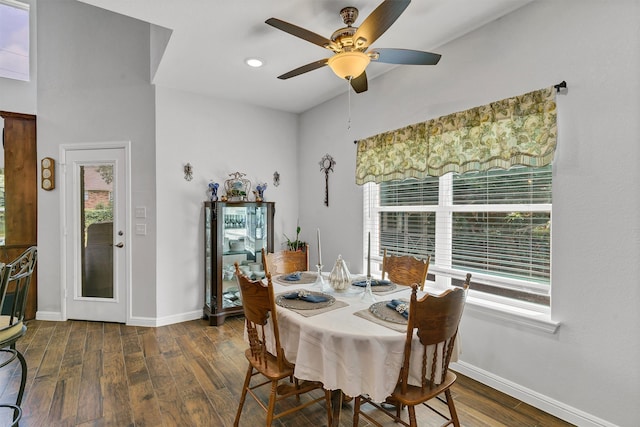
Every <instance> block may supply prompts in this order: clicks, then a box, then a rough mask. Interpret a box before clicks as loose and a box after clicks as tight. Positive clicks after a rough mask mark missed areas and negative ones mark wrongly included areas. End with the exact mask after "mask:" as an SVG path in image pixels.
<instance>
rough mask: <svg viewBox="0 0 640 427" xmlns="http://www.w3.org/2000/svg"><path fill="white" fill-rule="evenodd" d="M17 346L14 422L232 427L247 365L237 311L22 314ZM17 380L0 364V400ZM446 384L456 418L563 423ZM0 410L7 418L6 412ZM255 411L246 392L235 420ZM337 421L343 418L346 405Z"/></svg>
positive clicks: (471, 384) (247, 422)
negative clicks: (134, 320)
mask: <svg viewBox="0 0 640 427" xmlns="http://www.w3.org/2000/svg"><path fill="white" fill-rule="evenodd" d="M18 348H19V349H20V350H21V351H22V352H23V354H24V355H25V358H26V360H27V364H28V366H29V369H28V381H27V388H26V395H25V400H24V402H23V405H22V408H23V411H24V416H23V419H22V422H21V423H20V425H21V426H23V427H30V426H83V427H84V426H116V427H121V426H180V427H184V426H215V427H217V426H232V425H233V420H234V417H235V412H236V408H237V404H238V396H239V394H240V389H241V387H242V382H243V379H244V374H245V372H246V367H247V362H246V359H245V357H244V349H245V348H246V344H245V342H244V341H243V318H241V317H238V318H230V319H227V320H226V322H225V324H224V325H222V326H219V327H215V326H208V322H206V321H204V320H198V321H191V322H185V323H180V324H175V325H170V326H164V327H160V328H141V327H133V326H124V325H120V324H113V323H100V322H81V321H68V322H43V321H30V322H29V323H28V331H27V335H26V336H25V337H23V338H22V339H21V340H20V341H19V342H18ZM19 381H20V369H19V365H18V364H17V362H12V363H11V364H10V365H8V366H6V367H4V368H2V369H0V402H3V401H11V400H12V399H15V394H16V393H17V387H18V384H19ZM452 392H453V396H454V399H455V402H456V407H457V409H458V414H459V416H460V420H461V422H462V424H463V425H464V426H469V427H470V426H509V427H514V426H545V427H548V426H570V425H571V424H568V423H566V422H563V421H561V420H559V419H557V418H555V417H553V416H551V415H548V414H546V413H544V412H541V411H539V410H537V409H535V408H533V407H531V406H529V405H527V404H525V403H523V402H520V401H519V400H517V399H514V398H512V397H509V396H507V395H505V394H502V393H500V392H497V391H495V390H493V389H491V388H489V387H486V386H484V385H482V384H480V383H478V382H476V381H473V380H471V379H469V378H466V377H464V376H462V375H459V376H458V381H457V382H456V384H455V385H454V387H453V389H452ZM405 412H406V411H405ZM0 417H1V418H0V425H3V426H4V425H8V423H7V417H8V414H6V413H4V414H2V413H0ZM418 418H419V423H420V425H421V426H432V425H440V423H441V420H440V418H439V417H438V416H437V415H435V414H433V413H431V412H430V411H428V410H426V409H419V410H418ZM264 419H265V417H264V413H263V412H262V409H260V408H259V407H258V405H257V404H256V403H255V402H254V401H253V400H252V399H251V398H250V397H248V398H247V402H246V403H245V408H244V411H243V414H242V418H241V420H240V425H241V426H246V427H254V426H260V425H264ZM381 420H385V419H384V418H381ZM273 425H274V426H280V427H282V426H287V427H294V426H295V427H298V426H323V425H326V418H325V412H324V409H323V408H322V407H321V406H320V405H313V406H310V407H309V408H306V409H304V410H303V411H301V412H300V413H295V414H292V415H290V416H287V417H285V418H283V419H281V420H278V421H276V422H274V423H273ZM340 425H341V426H351V425H352V406H351V403H345V404H344V406H343V409H342V414H341V420H340ZM367 425H369V424H368V423H367V422H366V420H362V419H361V420H360V426H367ZM384 425H385V426H386V425H388V426H392V425H396V424H394V423H393V422H392V421H390V420H389V421H386V420H385V424H384Z"/></svg>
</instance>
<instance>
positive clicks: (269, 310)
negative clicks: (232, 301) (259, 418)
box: [233, 263, 331, 427]
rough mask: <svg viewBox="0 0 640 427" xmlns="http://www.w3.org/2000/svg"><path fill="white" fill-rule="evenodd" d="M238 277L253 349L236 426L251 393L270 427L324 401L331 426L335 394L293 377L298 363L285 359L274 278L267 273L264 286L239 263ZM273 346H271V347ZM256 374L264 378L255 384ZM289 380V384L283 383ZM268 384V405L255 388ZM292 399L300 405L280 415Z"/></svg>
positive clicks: (317, 385) (249, 354)
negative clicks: (281, 405) (282, 404)
mask: <svg viewBox="0 0 640 427" xmlns="http://www.w3.org/2000/svg"><path fill="white" fill-rule="evenodd" d="M236 277H237V278H238V286H239V287H240V293H241V295H242V305H243V307H244V315H245V324H246V331H247V334H246V335H247V337H248V340H249V348H248V349H247V350H246V352H245V356H246V358H247V360H248V361H249V367H248V369H247V375H246V377H245V380H244V385H243V386H242V395H241V396H240V404H239V405H238V412H237V414H236V419H235V422H234V424H233V425H234V426H235V427H237V426H238V423H239V422H240V415H241V413H242V407H243V406H244V401H245V399H246V397H247V393H249V394H250V395H251V396H252V397H253V398H254V399H255V400H256V401H257V402H258V404H259V405H260V407H261V408H262V409H263V410H265V411H266V413H267V420H266V425H267V427H269V426H270V425H271V423H272V421H273V420H276V419H278V418H280V417H283V416H285V415H289V414H291V413H293V412H295V411H298V410H300V409H302V408H306V407H307V406H310V405H313V404H314V403H317V402H321V401H322V400H324V401H325V405H326V410H327V425H331V392H330V391H329V390H324V389H323V385H322V383H320V382H315V381H313V382H312V381H298V379H296V378H294V376H293V371H294V364H292V363H290V362H289V361H288V360H287V359H286V358H285V355H284V350H283V348H282V346H281V344H280V331H279V329H278V315H277V312H276V305H275V297H274V294H273V284H272V283H271V275H270V274H267V284H266V285H264V284H263V283H262V281H260V280H256V281H253V280H250V279H249V278H248V277H247V276H245V275H243V274H242V272H241V271H240V268H239V266H238V264H237V263H236ZM269 344H271V345H270V346H269ZM269 348H271V351H269ZM256 375H260V376H262V378H261V379H260V380H257V381H254V384H253V385H252V381H251V380H252V378H253V377H254V376H256ZM287 379H288V381H283V380H287ZM291 379H293V382H291ZM256 382H257V384H256ZM265 385H270V386H271V392H270V394H269V402H268V403H267V404H266V405H265V403H264V402H263V400H262V399H260V397H259V396H258V393H256V392H254V390H255V389H257V388H259V387H262V386H265ZM318 389H320V390H322V391H323V396H322V397H318V398H310V399H307V400H305V401H302V403H301V400H300V395H302V394H305V393H308V392H310V391H313V390H318ZM291 397H295V398H296V403H297V404H296V406H293V407H292V405H287V406H286V407H284V408H283V410H282V411H281V412H279V413H276V404H277V403H278V402H280V401H282V400H284V399H287V398H291ZM285 408H286V409H285Z"/></svg>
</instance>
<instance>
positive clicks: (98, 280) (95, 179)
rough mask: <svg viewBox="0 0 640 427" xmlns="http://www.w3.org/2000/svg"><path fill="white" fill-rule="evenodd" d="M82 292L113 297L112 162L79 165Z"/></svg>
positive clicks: (98, 296)
mask: <svg viewBox="0 0 640 427" xmlns="http://www.w3.org/2000/svg"><path fill="white" fill-rule="evenodd" d="M80 179H81V184H82V185H81V190H80V191H81V196H82V199H81V200H83V203H82V205H81V212H80V218H81V219H82V221H81V223H82V225H81V226H82V229H83V233H82V236H84V242H83V245H82V248H83V257H82V261H83V269H82V273H83V274H82V296H83V297H95V298H113V203H112V193H113V166H112V165H96V166H88V165H85V166H81V167H80Z"/></svg>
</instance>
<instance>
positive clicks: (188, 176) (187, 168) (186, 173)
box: [184, 163, 193, 181]
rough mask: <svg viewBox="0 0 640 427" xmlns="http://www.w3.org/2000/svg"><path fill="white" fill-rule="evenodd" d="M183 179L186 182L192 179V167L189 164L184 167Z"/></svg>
mask: <svg viewBox="0 0 640 427" xmlns="http://www.w3.org/2000/svg"><path fill="white" fill-rule="evenodd" d="M184 179H185V180H187V181H191V180H192V179H193V166H191V163H187V164H186V165H184Z"/></svg>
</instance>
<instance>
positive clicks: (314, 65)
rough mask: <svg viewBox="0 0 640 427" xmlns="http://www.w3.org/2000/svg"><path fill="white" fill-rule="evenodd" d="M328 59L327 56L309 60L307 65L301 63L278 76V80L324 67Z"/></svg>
mask: <svg viewBox="0 0 640 427" xmlns="http://www.w3.org/2000/svg"><path fill="white" fill-rule="evenodd" d="M328 61H329V60H328V59H327V58H325V59H321V60H319V61H315V62H311V63H309V64H307V65H303V66H302V67H298V68H296V69H295V70H291V71H289V72H288V73H284V74H283V75H281V76H278V78H279V79H280V80H286V79H289V78H291V77H295V76H299V75H300V74H304V73H308V72H309V71H313V70H317V69H318V68H321V67H324V66H325V65H327V62H328Z"/></svg>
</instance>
